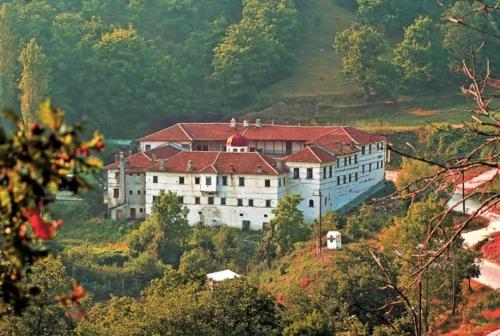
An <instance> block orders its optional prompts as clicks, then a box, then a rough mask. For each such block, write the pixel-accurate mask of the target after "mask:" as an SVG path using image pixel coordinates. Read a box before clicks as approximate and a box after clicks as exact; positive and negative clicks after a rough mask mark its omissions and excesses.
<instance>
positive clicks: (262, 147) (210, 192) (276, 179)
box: [105, 120, 386, 230]
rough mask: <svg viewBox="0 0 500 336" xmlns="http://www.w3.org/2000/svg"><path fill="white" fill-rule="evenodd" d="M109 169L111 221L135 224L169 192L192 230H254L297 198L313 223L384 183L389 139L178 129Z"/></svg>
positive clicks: (277, 128) (337, 129)
mask: <svg viewBox="0 0 500 336" xmlns="http://www.w3.org/2000/svg"><path fill="white" fill-rule="evenodd" d="M139 147H140V151H139V152H138V153H135V154H130V155H128V156H125V155H124V154H123V153H120V155H118V156H117V157H116V159H115V162H114V163H112V164H110V165H108V166H106V167H105V169H106V172H107V177H106V180H107V190H106V194H105V202H106V203H107V204H108V209H109V212H110V216H111V217H112V218H115V219H121V218H129V219H142V218H146V217H147V216H148V215H150V214H151V210H152V205H153V202H154V200H155V198H156V197H157V196H158V195H160V194H161V193H162V192H168V191H172V192H175V193H176V194H177V195H178V196H179V200H180V201H181V202H182V203H183V204H184V205H185V206H186V207H187V208H188V209H189V214H188V219H189V222H190V223H191V224H195V223H198V222H202V223H203V224H205V225H209V226H214V225H221V224H226V225H229V226H234V227H240V228H244V229H248V228H250V229H255V230H261V229H262V227H263V224H264V223H266V222H269V220H270V219H272V217H273V214H272V209H273V208H274V207H275V206H276V204H277V203H278V202H279V200H280V199H281V198H283V197H284V196H286V195H290V194H299V195H300V196H301V197H302V198H303V201H302V202H301V204H300V209H301V210H302V211H303V213H304V216H305V219H306V220H308V221H312V220H314V219H315V218H317V217H318V215H320V211H321V214H325V213H326V212H327V211H328V210H330V209H332V210H337V209H339V208H341V207H343V206H345V205H346V204H348V203H350V202H351V201H353V200H354V199H356V198H358V197H360V196H362V195H363V194H364V193H365V192H367V191H369V190H370V189H371V188H372V187H374V186H375V185H377V184H378V183H380V182H382V181H383V180H384V167H385V160H386V140H385V137H383V136H380V135H374V134H369V133H366V132H363V131H361V130H358V129H355V128H352V127H347V126H288V125H274V124H262V123H261V122H260V121H259V120H257V122H256V123H255V124H250V123H248V122H246V121H245V122H244V123H236V122H235V121H234V120H233V121H231V122H230V123H180V124H175V125H173V126H171V127H168V128H166V129H164V130H161V131H159V132H156V133H153V134H150V135H147V136H145V137H143V138H141V139H139Z"/></svg>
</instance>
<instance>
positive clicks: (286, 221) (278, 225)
mask: <svg viewBox="0 0 500 336" xmlns="http://www.w3.org/2000/svg"><path fill="white" fill-rule="evenodd" d="M300 202H302V197H300V195H297V194H293V195H289V196H286V197H284V198H283V199H281V200H280V201H279V203H278V205H277V206H276V208H275V209H274V210H273V214H274V218H273V219H272V220H271V221H270V222H269V224H270V227H271V230H270V231H269V232H267V233H266V237H269V238H271V237H272V240H273V241H274V243H275V244H276V247H277V252H278V253H280V254H286V253H288V252H291V251H292V250H293V245H294V244H295V243H296V242H299V241H303V240H306V239H307V238H308V237H309V234H310V230H309V228H308V227H307V226H306V225H305V223H304V214H303V213H302V211H300V210H299V208H298V206H299V204H300Z"/></svg>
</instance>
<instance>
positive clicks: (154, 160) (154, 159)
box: [151, 153, 156, 164]
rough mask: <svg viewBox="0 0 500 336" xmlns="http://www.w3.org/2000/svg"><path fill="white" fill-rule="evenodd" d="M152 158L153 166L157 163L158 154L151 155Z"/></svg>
mask: <svg viewBox="0 0 500 336" xmlns="http://www.w3.org/2000/svg"><path fill="white" fill-rule="evenodd" d="M151 157H152V158H153V164H154V163H156V153H153V154H151Z"/></svg>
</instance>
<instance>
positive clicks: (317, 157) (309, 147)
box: [307, 145, 323, 163]
mask: <svg viewBox="0 0 500 336" xmlns="http://www.w3.org/2000/svg"><path fill="white" fill-rule="evenodd" d="M313 146H314V145H313ZM311 147H312V146H307V148H308V149H309V151H310V152H311V153H313V155H314V156H315V157H316V159H318V161H319V162H320V163H323V161H322V160H321V159H320V158H319V156H318V155H316V153H314V151H313V150H312V149H311Z"/></svg>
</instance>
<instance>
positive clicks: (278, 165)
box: [276, 160, 283, 170]
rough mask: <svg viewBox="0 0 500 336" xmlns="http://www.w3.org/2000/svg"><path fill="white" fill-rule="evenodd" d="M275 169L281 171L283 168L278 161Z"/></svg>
mask: <svg viewBox="0 0 500 336" xmlns="http://www.w3.org/2000/svg"><path fill="white" fill-rule="evenodd" d="M276 168H277V169H278V170H281V169H282V168H283V165H282V163H281V161H280V160H278V161H276Z"/></svg>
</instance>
